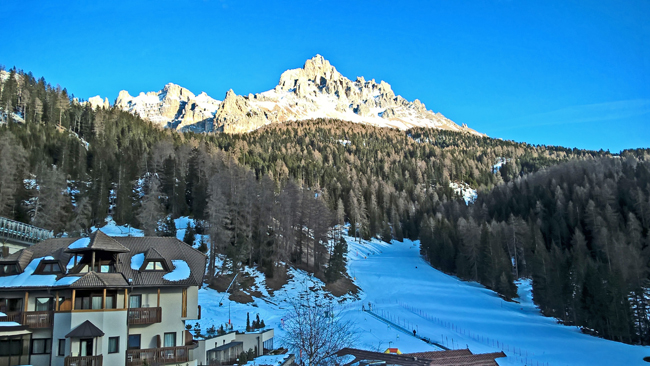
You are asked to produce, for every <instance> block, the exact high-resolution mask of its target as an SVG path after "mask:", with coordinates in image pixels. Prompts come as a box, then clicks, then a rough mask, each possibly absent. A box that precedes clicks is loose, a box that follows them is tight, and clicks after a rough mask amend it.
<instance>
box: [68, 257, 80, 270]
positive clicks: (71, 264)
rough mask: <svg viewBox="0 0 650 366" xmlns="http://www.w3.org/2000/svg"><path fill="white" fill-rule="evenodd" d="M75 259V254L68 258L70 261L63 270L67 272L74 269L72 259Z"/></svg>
mask: <svg viewBox="0 0 650 366" xmlns="http://www.w3.org/2000/svg"><path fill="white" fill-rule="evenodd" d="M76 257H77V255H76V254H75V255H73V256H71V257H70V260H69V261H68V264H67V265H66V266H65V268H66V269H67V270H70V269H71V268H72V267H74V259H75V258H76ZM77 263H79V262H78V260H77Z"/></svg>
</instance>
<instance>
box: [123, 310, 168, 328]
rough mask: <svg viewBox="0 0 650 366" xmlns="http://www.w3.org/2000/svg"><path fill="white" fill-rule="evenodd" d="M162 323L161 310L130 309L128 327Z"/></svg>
mask: <svg viewBox="0 0 650 366" xmlns="http://www.w3.org/2000/svg"><path fill="white" fill-rule="evenodd" d="M161 321H162V308H160V307H157V308H130V309H129V325H134V324H153V323H160V322H161Z"/></svg>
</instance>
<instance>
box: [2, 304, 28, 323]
mask: <svg viewBox="0 0 650 366" xmlns="http://www.w3.org/2000/svg"><path fill="white" fill-rule="evenodd" d="M0 311H2V312H3V313H5V315H6V316H3V317H0V321H3V322H16V323H20V324H23V312H22V311H3V310H2V309H1V308H0Z"/></svg>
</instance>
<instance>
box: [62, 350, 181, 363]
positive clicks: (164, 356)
mask: <svg viewBox="0 0 650 366" xmlns="http://www.w3.org/2000/svg"><path fill="white" fill-rule="evenodd" d="M189 355H190V347H189V346H180V347H165V348H149V349H130V350H127V351H126V366H142V365H143V364H144V362H145V361H146V362H147V364H149V365H153V364H157V363H160V364H166V363H180V362H187V361H189ZM66 366H67V365H66Z"/></svg>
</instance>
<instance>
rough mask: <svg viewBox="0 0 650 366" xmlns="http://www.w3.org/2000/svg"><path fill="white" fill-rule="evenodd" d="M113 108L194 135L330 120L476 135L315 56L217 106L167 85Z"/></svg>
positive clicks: (384, 84) (228, 95) (124, 96)
mask: <svg viewBox="0 0 650 366" xmlns="http://www.w3.org/2000/svg"><path fill="white" fill-rule="evenodd" d="M116 105H117V106H119V107H120V108H123V109H125V110H128V111H131V112H132V113H138V114H139V115H140V116H142V117H144V118H147V119H149V120H151V121H152V122H157V123H160V124H162V125H164V126H166V127H171V128H175V129H181V130H193V131H196V132H213V131H222V132H230V133H238V132H247V131H251V130H254V129H257V128H259V127H261V126H263V125H266V124H269V123H281V122H285V121H292V120H301V119H310V118H336V119H341V120H346V121H352V122H358V123H367V124H372V125H376V126H381V127H393V128H400V129H407V128H411V127H416V126H418V127H432V128H441V129H448V130H455V131H466V132H470V133H477V132H476V131H474V130H471V129H469V128H467V127H466V126H465V125H463V126H459V125H457V124H456V123H454V122H452V121H451V120H449V119H447V118H445V117H444V116H443V115H442V114H440V113H434V112H432V111H430V110H427V109H426V106H425V105H424V103H422V102H421V101H420V100H418V99H416V100H414V101H413V102H409V101H408V100H406V99H404V98H402V97H401V96H399V95H395V93H394V92H393V90H392V88H391V86H390V84H388V83H387V82H385V81H380V82H379V83H377V82H376V81H375V80H374V79H372V80H366V79H365V78H364V77H362V76H359V77H357V78H356V79H354V81H352V80H350V79H348V78H347V77H345V76H343V75H341V73H339V72H338V71H337V70H336V68H335V67H334V66H332V64H331V63H330V62H329V61H328V60H326V59H325V58H324V57H323V56H321V55H316V56H314V57H312V58H311V59H309V60H307V61H305V63H304V65H303V67H302V68H298V69H291V70H287V71H285V72H283V73H282V75H281V76H280V80H279V82H278V84H277V86H276V87H275V88H274V89H272V90H269V91H266V92H263V93H259V94H254V95H253V94H249V95H247V96H240V95H237V94H235V92H234V91H233V90H232V89H230V90H228V92H227V93H226V96H225V98H224V100H223V102H219V101H217V100H214V99H212V98H210V97H209V96H208V95H207V94H205V93H201V94H200V95H198V96H195V95H194V94H193V93H192V92H190V91H189V90H187V89H185V88H183V87H181V86H179V85H176V84H172V83H169V84H167V85H165V86H164V87H163V89H162V90H160V91H159V92H149V93H147V94H144V93H141V94H140V95H139V96H137V97H132V96H130V95H129V93H128V92H126V91H121V92H120V94H119V96H118V98H117V100H116Z"/></svg>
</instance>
